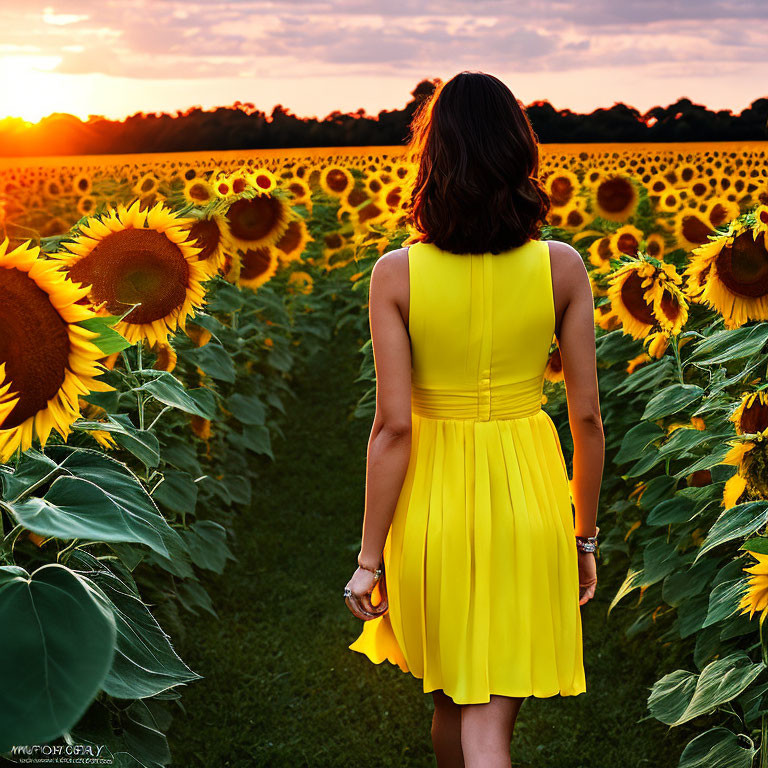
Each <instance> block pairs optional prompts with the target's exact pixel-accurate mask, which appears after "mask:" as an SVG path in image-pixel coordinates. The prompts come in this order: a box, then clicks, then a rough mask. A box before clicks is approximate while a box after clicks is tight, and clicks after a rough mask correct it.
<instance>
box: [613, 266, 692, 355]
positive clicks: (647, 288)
mask: <svg viewBox="0 0 768 768" xmlns="http://www.w3.org/2000/svg"><path fill="white" fill-rule="evenodd" d="M681 282H682V278H681V277H680V276H679V275H678V274H677V270H675V268H674V266H673V265H671V264H663V263H661V262H659V261H656V260H655V259H648V257H646V256H644V255H642V254H641V255H640V257H639V258H637V259H632V260H630V261H628V262H626V263H625V264H624V265H623V266H621V267H619V268H618V269H617V270H616V271H615V272H613V273H612V275H611V278H610V287H609V288H608V297H609V298H610V300H611V307H612V308H613V311H614V312H615V313H616V315H617V316H618V317H619V318H620V319H621V322H622V326H623V330H624V333H626V334H628V335H630V336H632V338H634V339H643V338H646V337H647V336H648V335H649V334H650V333H651V332H652V331H654V330H655V331H657V332H658V331H662V332H664V333H665V334H667V335H669V334H675V333H679V332H680V329H681V328H682V326H683V325H684V324H685V321H686V320H687V319H688V302H687V301H686V299H685V296H684V295H683V292H682V290H681V289H680V287H679V284H680V283H681ZM654 341H658V339H654Z"/></svg>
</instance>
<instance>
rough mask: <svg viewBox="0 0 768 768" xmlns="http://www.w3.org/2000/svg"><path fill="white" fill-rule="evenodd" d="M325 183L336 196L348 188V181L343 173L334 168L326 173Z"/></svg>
mask: <svg viewBox="0 0 768 768" xmlns="http://www.w3.org/2000/svg"><path fill="white" fill-rule="evenodd" d="M325 181H326V183H327V184H328V186H329V187H330V188H331V189H332V190H333V191H334V192H336V193H337V194H340V193H341V192H343V191H344V190H345V189H346V188H347V187H348V186H349V179H348V178H347V175H346V174H345V173H344V172H343V171H339V170H337V169H336V168H334V169H333V170H332V171H328V175H327V176H326V177H325Z"/></svg>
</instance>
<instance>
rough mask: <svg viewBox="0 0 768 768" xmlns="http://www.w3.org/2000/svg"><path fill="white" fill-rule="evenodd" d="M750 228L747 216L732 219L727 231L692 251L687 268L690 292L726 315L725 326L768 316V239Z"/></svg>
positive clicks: (762, 233)
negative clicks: (767, 240)
mask: <svg viewBox="0 0 768 768" xmlns="http://www.w3.org/2000/svg"><path fill="white" fill-rule="evenodd" d="M765 238H766V236H765V232H762V231H759V230H758V229H757V228H755V229H753V230H750V228H749V227H748V225H747V221H746V218H745V216H742V217H740V218H738V219H734V220H733V221H731V223H730V225H729V226H728V230H727V232H726V233H725V234H721V235H717V236H716V237H714V238H710V241H709V242H708V243H706V245H702V246H700V247H699V248H696V250H694V251H693V257H692V259H691V261H690V263H689V265H688V267H687V268H686V270H685V274H686V276H687V277H688V281H687V291H688V294H689V295H690V296H692V297H694V298H695V300H697V301H700V302H702V303H705V304H707V305H708V306H710V307H711V308H712V309H714V310H716V311H717V312H719V313H720V314H721V315H722V316H723V320H724V322H725V327H726V328H729V329H733V328H738V327H740V326H742V325H744V323H746V322H748V321H749V320H766V319H768V242H766V239H765Z"/></svg>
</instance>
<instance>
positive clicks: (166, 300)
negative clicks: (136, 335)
mask: <svg viewBox="0 0 768 768" xmlns="http://www.w3.org/2000/svg"><path fill="white" fill-rule="evenodd" d="M69 277H70V279H71V280H74V281H75V282H78V283H83V284H84V285H92V286H93V287H92V288H91V294H90V298H91V301H93V303H94V304H100V303H101V302H106V308H107V310H108V311H109V312H111V313H112V314H116V315H121V314H122V313H123V312H125V310H126V309H127V308H128V305H130V304H138V303H141V306H140V307H136V309H134V310H133V311H132V312H130V313H129V314H128V315H127V316H126V317H125V318H124V319H125V321H126V322H128V323H136V324H138V323H151V322H153V321H155V320H160V319H161V318H163V317H167V316H168V315H169V314H170V313H171V312H172V311H173V310H174V309H178V308H179V307H181V305H182V304H183V303H184V299H185V297H186V292H187V287H188V285H189V265H188V264H187V262H186V259H185V258H184V255H183V254H182V252H181V249H180V248H179V246H178V245H176V243H174V242H173V241H171V240H169V239H168V238H167V237H166V236H165V235H164V234H163V233H162V232H157V231H155V230H153V229H124V230H121V231H120V232H113V233H112V234H110V235H107V236H106V237H105V238H104V239H103V240H101V241H100V242H99V243H98V245H97V246H96V247H95V248H94V249H93V250H92V251H91V253H90V254H88V255H87V256H85V257H84V258H82V259H80V260H79V261H77V262H76V263H75V264H74V265H73V266H72V267H71V269H70V270H69Z"/></svg>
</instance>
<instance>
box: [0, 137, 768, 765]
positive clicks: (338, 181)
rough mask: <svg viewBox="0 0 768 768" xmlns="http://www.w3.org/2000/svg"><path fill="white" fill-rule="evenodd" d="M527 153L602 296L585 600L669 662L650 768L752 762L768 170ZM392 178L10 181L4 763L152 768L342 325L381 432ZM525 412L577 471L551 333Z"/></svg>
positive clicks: (134, 175)
mask: <svg viewBox="0 0 768 768" xmlns="http://www.w3.org/2000/svg"><path fill="white" fill-rule="evenodd" d="M541 153H542V157H541V170H540V176H541V178H542V180H543V182H544V184H545V186H546V189H547V192H548V193H549V196H550V198H551V201H552V210H551V213H550V216H549V220H548V227H547V231H546V233H545V236H546V238H547V239H556V240H562V241H565V242H569V243H571V244H572V245H573V246H574V247H575V248H577V249H578V250H579V251H580V253H581V254H582V255H583V257H584V261H585V264H586V266H587V269H588V271H589V274H590V280H591V282H592V286H593V293H594V298H595V332H596V337H597V352H598V365H599V383H600V392H601V409H602V414H603V422H604V426H605V433H606V454H607V455H606V465H605V472H604V477H603V489H602V498H601V506H600V511H599V520H598V522H599V525H600V529H601V540H602V541H601V547H600V555H599V560H600V568H601V584H602V585H603V587H602V588H603V589H610V590H611V591H612V595H613V598H612V602H611V605H610V609H609V613H610V612H612V611H622V612H625V613H631V614H632V616H633V617H634V622H633V623H632V624H631V626H630V628H629V630H628V632H629V634H630V635H643V636H644V637H645V638H646V639H647V642H648V643H663V644H665V645H667V646H669V647H670V648H672V649H673V650H674V657H675V658H677V660H678V663H679V666H678V668H676V669H664V670H659V671H658V672H659V679H658V680H657V681H656V683H655V684H654V685H653V686H652V688H651V689H649V690H647V691H638V692H637V693H638V695H640V696H642V697H643V698H647V708H648V717H649V718H655V719H656V720H658V721H661V722H662V723H665V724H666V725H668V726H669V727H670V728H672V727H675V728H681V729H683V730H684V731H685V733H686V735H687V742H688V743H687V746H686V747H685V749H684V750H683V752H682V754H680V755H675V756H674V763H670V764H674V765H678V764H679V766H681V767H684V768H694V767H695V766H696V767H701V768H704V766H707V767H709V766H733V767H734V768H740V767H742V766H743V767H744V768H747V766H751V765H753V764H759V765H761V766H768V638H766V639H764V637H763V634H764V633H763V620H764V618H765V616H766V615H768V613H767V612H768V390H767V389H766V376H768V241H767V240H766V238H767V237H768V163H767V162H766V160H767V159H768V144H767V143H728V144H703V143H702V144H654V145H632V144H623V145H618V144H612V145H603V146H600V145H542V146H541ZM414 171H415V167H414V164H413V162H412V160H411V159H410V158H408V157H407V156H406V154H405V153H404V151H403V150H402V149H401V148H398V147H365V148H360V149H357V148H349V149H345V148H334V149H330V150H295V151H285V150H274V151H265V152H254V153H244V152H222V153H216V154H213V155H211V154H209V153H191V154H175V155H135V156H94V157H80V158H75V157H66V158H39V159H30V160H18V159H14V160H6V161H0V242H1V244H0V462H2V464H0V480H1V482H2V488H1V492H0V520H1V521H2V531H1V532H0V536H1V537H2V538H1V544H0V624H1V625H2V626H3V628H4V631H3V633H2V639H0V649H1V651H2V652H0V672H1V673H2V679H3V685H2V689H1V690H2V694H1V695H0V701H1V702H2V703H0V709H1V710H2V711H1V715H2V716H1V717H0V753H4V754H6V755H7V756H14V755H20V754H27V753H24V752H21V751H20V750H23V749H24V748H25V745H27V747H26V748H27V749H29V746H28V745H35V744H42V743H46V742H49V741H54V740H56V742H57V743H63V744H66V745H70V746H72V745H80V746H82V745H88V744H92V745H97V744H109V745H110V750H111V751H112V753H113V755H114V756H115V759H116V761H118V762H117V764H123V765H135V764H139V765H143V766H161V765H167V764H169V763H170V762H171V755H170V751H169V748H168V744H167V740H166V739H165V736H164V733H165V731H166V730H167V728H168V724H169V722H170V719H171V718H172V717H173V716H174V714H175V713H176V712H177V711H183V702H182V699H183V695H182V691H183V688H184V686H187V685H194V683H195V681H196V680H199V679H200V677H201V676H200V674H199V673H198V672H196V671H194V670H192V669H190V668H189V667H188V666H187V665H186V664H185V663H184V661H183V660H182V659H181V658H180V657H179V656H178V654H177V653H176V651H175V650H174V643H173V637H174V635H175V634H177V633H178V632H179V631H180V627H181V626H182V625H183V620H184V614H185V613H186V612H192V613H198V612H207V613H209V614H211V616H212V617H215V616H216V610H215V603H216V601H215V595H210V594H209V593H208V592H207V591H206V589H205V587H204V582H205V571H213V572H216V573H222V571H223V570H224V568H225V567H226V564H227V561H228V560H230V559H232V558H233V554H232V551H231V549H230V544H231V543H232V542H231V521H232V520H233V517H234V516H235V515H238V513H240V512H241V511H242V510H244V509H246V508H248V507H249V506H250V505H251V504H252V502H253V501H254V500H255V501H257V500H258V494H259V477H260V476H261V475H263V473H265V472H269V464H270V461H271V459H272V458H273V454H272V441H273V439H274V438H275V437H276V436H277V437H280V438H286V437H288V436H287V435H285V434H284V433H283V431H282V429H281V419H282V416H283V415H284V414H285V413H286V412H287V409H289V408H290V399H291V397H292V382H293V381H295V377H296V376H298V375H300V373H301V366H302V361H303V360H304V359H306V358H307V357H308V356H309V355H310V354H311V352H312V351H313V350H315V349H317V348H318V347H319V346H322V345H324V344H330V343H331V342H332V339H333V335H334V333H335V332H336V330H338V329H339V328H340V327H341V326H342V325H347V324H352V326H353V327H354V328H355V329H356V330H357V331H358V333H359V338H360V339H361V348H360V352H361V367H360V380H361V381H363V382H367V385H368V389H367V391H366V393H365V395H364V396H363V397H362V398H361V399H360V401H359V402H358V403H357V409H356V416H358V417H359V418H363V419H370V418H371V417H372V416H373V412H374V407H375V386H374V381H375V372H374V367H373V359H372V350H371V343H370V337H369V331H368V314H367V295H368V284H369V278H370V272H371V269H372V267H373V265H374V264H375V262H376V260H377V258H379V257H380V256H381V255H382V254H383V253H385V252H386V251H388V250H391V249H393V248H397V247H400V246H401V245H403V244H407V243H408V242H409V241H410V238H411V237H412V235H413V230H412V228H411V225H410V223H409V219H408V209H407V204H408V189H409V184H410V183H411V182H412V181H413V178H414ZM544 404H545V407H546V409H547V411H548V412H549V413H550V415H551V416H552V418H553V419H554V421H555V423H556V424H557V425H558V431H559V434H560V439H561V442H562V445H563V448H564V451H565V453H566V455H568V454H569V453H570V451H571V450H572V445H571V440H570V435H569V431H568V418H567V405H566V398H565V388H564V383H563V376H562V366H561V363H560V356H559V351H558V349H557V345H556V341H555V340H554V339H553V346H552V350H551V354H550V360H549V364H548V368H547V382H546V386H545V392H544ZM287 514H289V511H287ZM607 631H610V626H609V627H608V628H607ZM603 672H605V670H603ZM30 754H31V753H30ZM120 761H122V762H120Z"/></svg>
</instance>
